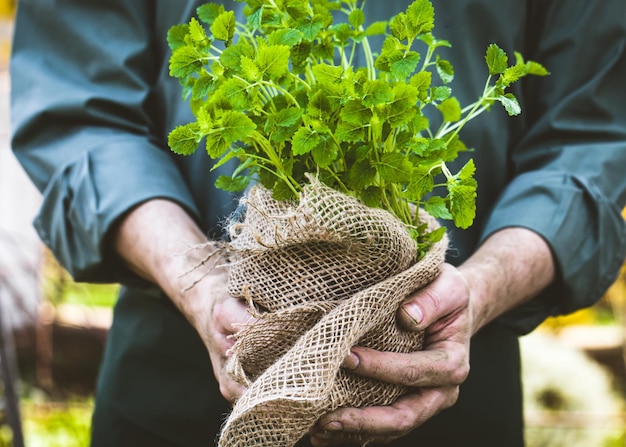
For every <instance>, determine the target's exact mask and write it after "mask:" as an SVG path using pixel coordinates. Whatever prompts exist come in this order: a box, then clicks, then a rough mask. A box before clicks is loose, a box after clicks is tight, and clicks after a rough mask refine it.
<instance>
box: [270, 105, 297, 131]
mask: <svg viewBox="0 0 626 447" xmlns="http://www.w3.org/2000/svg"><path fill="white" fill-rule="evenodd" d="M302 112H303V110H302V109H296V108H293V107H290V108H287V109H281V110H279V111H278V112H277V113H276V115H275V116H274V119H275V120H276V125H277V126H280V127H290V126H293V125H294V124H297V123H298V122H299V121H300V118H302Z"/></svg>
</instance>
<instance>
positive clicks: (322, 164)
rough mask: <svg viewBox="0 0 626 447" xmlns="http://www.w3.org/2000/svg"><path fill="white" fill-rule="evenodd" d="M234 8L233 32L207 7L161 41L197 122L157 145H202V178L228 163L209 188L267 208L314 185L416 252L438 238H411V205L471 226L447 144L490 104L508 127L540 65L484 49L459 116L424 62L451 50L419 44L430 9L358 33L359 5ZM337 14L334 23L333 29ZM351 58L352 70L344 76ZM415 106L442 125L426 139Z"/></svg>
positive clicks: (322, 2) (270, 3)
mask: <svg viewBox="0 0 626 447" xmlns="http://www.w3.org/2000/svg"><path fill="white" fill-rule="evenodd" d="M245 3H246V4H247V5H246V7H245V9H244V15H245V18H246V19H245V23H241V22H240V21H237V19H236V16H235V13H234V12H233V11H226V10H225V9H224V7H223V6H222V5H218V4H210V3H209V4H205V5H203V6H200V7H199V8H198V9H197V17H198V18H197V19H196V18H192V19H191V20H190V21H189V23H187V24H179V25H175V26H174V27H172V28H171V29H170V31H169V33H168V36H167V38H168V43H169V45H170V48H171V49H172V55H171V58H170V74H171V75H172V76H174V77H176V78H178V79H179V80H180V82H181V84H182V85H183V96H184V99H186V100H189V101H190V104H191V108H192V111H193V113H194V115H195V117H196V120H195V121H194V122H191V123H188V124H184V125H181V126H179V127H177V128H175V129H174V130H172V132H171V133H170V135H169V141H168V142H169V145H170V147H171V149H172V150H173V151H174V152H176V153H178V154H183V155H188V154H191V153H193V152H195V151H196V150H197V148H198V146H199V144H200V143H201V142H202V141H203V140H204V141H205V146H206V151H207V152H208V154H209V156H210V157H212V158H213V159H216V160H218V161H217V162H216V163H215V165H214V169H215V168H217V167H219V166H221V165H222V164H224V163H226V162H227V161H229V160H231V159H235V158H236V159H238V160H239V161H240V163H239V165H238V167H237V169H235V171H234V173H233V174H232V176H221V177H219V179H218V180H217V183H216V186H217V187H219V188H222V189H225V190H228V191H242V190H244V189H245V188H246V187H247V186H248V184H249V183H250V181H251V180H253V179H254V180H255V181H258V182H260V183H261V184H262V185H263V186H265V187H266V188H268V189H271V190H273V194H274V197H275V198H276V199H279V200H281V199H290V198H295V197H297V196H298V193H299V191H300V189H301V187H302V185H303V184H305V183H306V182H307V178H306V174H309V173H311V174H314V175H316V176H318V178H319V179H321V181H323V182H324V183H326V184H327V185H329V186H330V187H332V188H335V189H337V190H339V191H342V192H344V193H346V194H348V195H352V196H355V197H358V198H359V199H361V200H362V201H363V202H364V203H365V204H367V205H369V206H373V207H381V208H384V209H387V210H389V211H391V212H392V213H394V214H395V215H396V216H398V217H399V218H400V219H401V220H402V221H403V222H404V223H405V224H406V225H407V228H408V229H409V231H410V232H411V233H412V234H413V236H414V238H415V239H416V240H418V241H420V243H423V244H427V243H428V242H429V241H431V242H432V241H434V240H437V239H439V238H440V237H441V236H442V232H443V229H441V230H439V231H437V232H435V233H430V234H428V235H425V234H423V233H424V230H425V229H424V228H423V227H422V226H420V225H419V223H418V222H417V221H416V220H415V219H416V215H415V213H414V212H412V210H411V208H412V206H413V205H415V206H421V207H423V208H424V209H425V210H426V211H428V212H429V213H430V214H432V215H433V216H435V217H437V218H442V219H451V220H453V221H454V223H455V224H456V225H457V226H458V227H460V228H467V227H469V226H470V225H471V224H472V222H473V219H474V217H475V212H476V206H475V197H476V181H475V179H474V172H475V165H474V162H473V160H471V159H470V161H469V162H467V163H466V164H465V166H463V167H462V168H461V169H460V170H459V171H458V172H456V173H453V172H451V171H450V169H449V168H448V163H449V162H451V161H453V160H454V159H456V157H457V155H458V153H459V152H461V151H465V150H466V146H465V145H464V144H463V142H462V141H461V140H460V138H459V132H460V130H461V129H462V128H463V126H464V125H465V124H466V123H467V122H468V121H469V120H471V119H473V118H475V117H476V116H478V115H479V114H481V113H482V112H484V111H486V110H488V109H489V108H490V106H491V105H492V104H493V103H494V102H500V103H501V104H502V105H503V106H504V107H505V109H506V111H507V112H508V113H509V115H516V114H519V113H520V111H521V110H520V106H519V103H518V101H517V99H516V98H515V96H514V95H513V94H511V93H509V92H507V91H506V90H507V87H509V86H510V85H511V84H513V83H514V82H516V81H518V80H519V79H521V78H522V77H524V76H526V75H531V74H532V75H545V74H547V71H546V69H545V68H544V67H543V66H541V65H540V64H538V63H536V62H533V61H525V60H524V59H523V57H522V55H521V54H519V53H516V54H515V62H514V63H513V64H511V65H510V64H509V60H508V57H507V55H506V54H505V52H504V51H503V50H502V49H500V48H499V47H498V46H497V45H496V44H491V45H490V46H489V47H488V48H487V51H486V54H485V61H486V66H487V67H486V82H485V87H484V90H483V91H482V93H481V94H480V96H479V97H478V99H477V100H476V101H475V102H474V103H472V104H469V105H465V106H461V104H460V103H459V101H458V100H457V99H456V98H455V97H454V96H453V95H452V90H451V88H450V87H449V86H448V84H449V83H450V82H451V81H452V80H453V78H454V75H455V73H454V69H453V66H452V64H451V62H450V61H448V60H445V59H443V58H441V57H440V56H439V55H438V54H437V50H438V49H439V48H440V47H447V46H450V43H449V42H447V41H445V40H439V39H437V38H435V37H434V35H433V33H432V30H433V29H434V24H435V23H434V20H435V11H434V8H433V6H432V4H431V3H430V1H429V0H416V1H414V2H413V3H411V4H410V5H409V6H408V8H407V9H406V11H404V12H401V13H399V14H397V15H395V16H394V17H391V18H390V19H389V20H388V21H376V22H373V23H371V24H369V25H368V26H366V18H365V14H364V12H363V5H364V3H365V0H343V1H328V0H310V1H303V0H246V1H245ZM342 14H343V15H344V16H345V20H341V21H336V17H340V16H341V15H342ZM374 35H384V43H383V45H382V49H381V50H380V52H379V53H374V52H373V51H372V49H371V47H370V44H369V40H368V38H369V37H371V36H374ZM418 45H419V46H421V47H422V51H421V52H418V51H417V50H416V48H415V47H417V46H418ZM357 52H362V54H363V56H364V57H363V60H364V61H365V65H364V66H355V55H356V54H357ZM426 107H432V108H435V109H437V110H438V113H440V114H441V117H442V120H441V125H440V126H438V128H437V129H431V127H430V124H429V120H428V119H427V118H426V116H425V114H424V109H425V108H426ZM433 191H434V193H435V194H431V193H432V192H433Z"/></svg>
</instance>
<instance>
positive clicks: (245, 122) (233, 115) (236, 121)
mask: <svg viewBox="0 0 626 447" xmlns="http://www.w3.org/2000/svg"><path fill="white" fill-rule="evenodd" d="M219 127H220V132H221V135H222V137H223V138H224V139H225V140H226V141H229V142H230V144H232V143H234V142H236V141H239V140H243V139H244V138H246V137H247V136H249V135H250V134H251V133H252V132H253V131H254V130H255V129H256V124H254V122H253V121H252V120H251V119H250V118H249V117H248V116H247V115H246V114H244V113H242V112H237V111H233V110H229V111H226V112H224V114H223V115H222V116H221V118H220V126H219Z"/></svg>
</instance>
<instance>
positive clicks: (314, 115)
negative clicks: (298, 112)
mask: <svg viewBox="0 0 626 447" xmlns="http://www.w3.org/2000/svg"><path fill="white" fill-rule="evenodd" d="M332 112H333V108H332V104H331V102H330V99H328V96H327V95H326V91H325V90H322V89H319V90H317V91H315V93H313V94H312V95H311V97H310V99H309V103H308V104H307V117H308V118H310V119H313V120H318V121H324V122H325V121H326V120H328V119H330V118H331V114H332Z"/></svg>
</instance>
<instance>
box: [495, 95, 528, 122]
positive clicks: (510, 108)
mask: <svg viewBox="0 0 626 447" xmlns="http://www.w3.org/2000/svg"><path fill="white" fill-rule="evenodd" d="M497 99H498V101H499V102H500V104H502V105H503V106H504V108H505V109H506V112H507V113H508V114H509V116H515V115H519V114H520V113H522V108H521V106H520V105H519V102H518V101H517V98H516V97H515V95H513V94H512V93H506V94H504V95H500V96H498V98H497Z"/></svg>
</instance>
